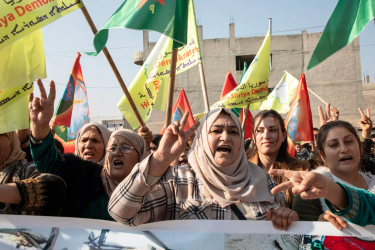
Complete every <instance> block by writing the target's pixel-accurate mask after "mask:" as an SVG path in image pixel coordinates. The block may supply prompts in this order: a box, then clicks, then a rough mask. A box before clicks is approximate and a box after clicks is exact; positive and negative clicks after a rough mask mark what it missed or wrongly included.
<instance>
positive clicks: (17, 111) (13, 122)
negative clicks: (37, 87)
mask: <svg viewBox="0 0 375 250" xmlns="http://www.w3.org/2000/svg"><path fill="white" fill-rule="evenodd" d="M28 105H29V96H28V95H27V96H25V97H23V98H22V99H21V100H19V101H17V102H16V103H14V104H13V105H10V106H8V107H7V108H5V109H3V110H1V112H0V134H3V133H6V132H10V131H15V130H20V129H26V128H29V108H28Z"/></svg>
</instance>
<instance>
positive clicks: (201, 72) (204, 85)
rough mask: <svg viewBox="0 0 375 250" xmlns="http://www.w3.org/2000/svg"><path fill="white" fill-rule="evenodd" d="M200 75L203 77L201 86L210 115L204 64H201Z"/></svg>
mask: <svg viewBox="0 0 375 250" xmlns="http://www.w3.org/2000/svg"><path fill="white" fill-rule="evenodd" d="M199 74H200V76H201V84H202V92H203V99H204V106H205V108H206V113H208V112H210V104H209V102H208V95H207V86H206V78H205V77H204V70H203V63H202V62H200V63H199Z"/></svg>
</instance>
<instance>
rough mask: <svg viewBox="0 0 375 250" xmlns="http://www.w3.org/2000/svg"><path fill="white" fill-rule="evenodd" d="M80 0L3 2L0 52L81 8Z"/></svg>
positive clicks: (7, 0)
mask: <svg viewBox="0 0 375 250" xmlns="http://www.w3.org/2000/svg"><path fill="white" fill-rule="evenodd" d="M83 6H84V4H83V2H82V1H80V0H53V1H51V0H5V1H1V2H0V51H1V50H2V49H4V48H5V47H7V46H9V45H11V44H12V43H14V42H15V41H17V40H19V39H21V38H22V37H24V36H26V35H28V34H31V33H33V32H34V31H36V30H38V29H40V28H42V27H43V26H46V25H47V24H50V23H52V22H54V21H56V20H57V19H59V18H60V17H62V16H65V15H66V14H69V13H70V12H72V11H74V10H76V9H79V8H81V7H83Z"/></svg>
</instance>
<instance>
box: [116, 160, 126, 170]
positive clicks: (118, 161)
mask: <svg viewBox="0 0 375 250" xmlns="http://www.w3.org/2000/svg"><path fill="white" fill-rule="evenodd" d="M113 166H114V167H115V168H122V167H123V166H124V163H123V162H122V161H121V160H114V161H113Z"/></svg>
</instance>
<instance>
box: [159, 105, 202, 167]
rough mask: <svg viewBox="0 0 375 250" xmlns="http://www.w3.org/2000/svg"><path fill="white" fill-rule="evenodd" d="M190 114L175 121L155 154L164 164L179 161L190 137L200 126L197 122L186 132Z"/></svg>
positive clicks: (186, 113) (187, 113) (167, 130)
mask: <svg viewBox="0 0 375 250" xmlns="http://www.w3.org/2000/svg"><path fill="white" fill-rule="evenodd" d="M188 116H189V112H185V114H184V116H183V117H182V119H181V123H180V122H179V121H175V122H174V123H172V124H171V125H169V126H168V128H167V129H166V130H165V132H164V135H163V138H162V139H161V141H160V144H159V148H158V150H157V151H156V152H155V153H154V158H156V159H157V160H158V161H159V162H161V163H162V164H163V165H164V164H168V166H169V164H170V163H171V162H172V161H174V160H175V159H177V158H178V157H179V156H180V155H181V154H182V152H184V150H185V148H186V142H187V141H188V139H189V137H190V136H191V135H192V134H194V132H195V130H197V128H198V126H199V122H197V121H196V122H195V123H194V125H193V126H192V127H191V128H189V129H188V130H187V131H186V132H185V131H184V128H185V125H186V122H187V119H188Z"/></svg>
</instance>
